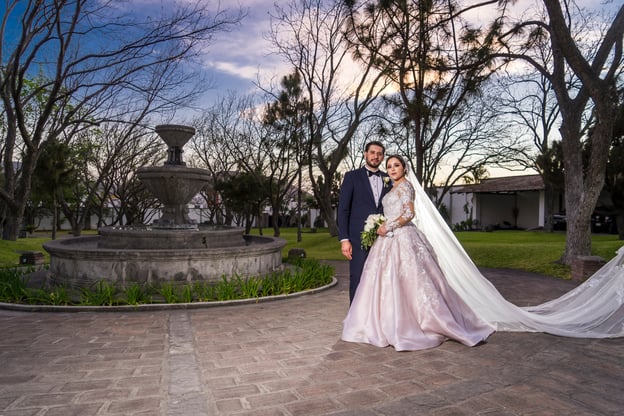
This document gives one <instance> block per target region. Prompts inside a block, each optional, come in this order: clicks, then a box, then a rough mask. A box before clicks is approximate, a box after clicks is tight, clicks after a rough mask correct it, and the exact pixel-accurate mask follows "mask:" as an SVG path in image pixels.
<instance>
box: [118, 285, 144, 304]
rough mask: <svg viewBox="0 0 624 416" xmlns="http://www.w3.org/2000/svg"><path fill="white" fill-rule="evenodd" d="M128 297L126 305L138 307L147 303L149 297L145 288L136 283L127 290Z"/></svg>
mask: <svg viewBox="0 0 624 416" xmlns="http://www.w3.org/2000/svg"><path fill="white" fill-rule="evenodd" d="M124 293H125V295H126V303H128V305H138V304H140V303H147V300H148V296H147V293H146V292H145V291H144V290H143V288H142V287H141V286H140V285H139V284H138V283H134V284H132V285H130V286H128V287H127V288H126V290H125V291H124Z"/></svg>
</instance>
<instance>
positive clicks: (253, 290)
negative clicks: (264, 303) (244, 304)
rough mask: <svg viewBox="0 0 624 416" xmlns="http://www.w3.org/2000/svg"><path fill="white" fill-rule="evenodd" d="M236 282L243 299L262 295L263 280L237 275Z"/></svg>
mask: <svg viewBox="0 0 624 416" xmlns="http://www.w3.org/2000/svg"><path fill="white" fill-rule="evenodd" d="M235 282H236V286H237V287H238V291H239V293H240V294H241V297H242V298H243V299H251V298H257V297H258V294H259V293H260V285H261V283H262V278H257V277H253V276H250V277H246V278H243V277H241V276H238V275H237V276H236V277H235Z"/></svg>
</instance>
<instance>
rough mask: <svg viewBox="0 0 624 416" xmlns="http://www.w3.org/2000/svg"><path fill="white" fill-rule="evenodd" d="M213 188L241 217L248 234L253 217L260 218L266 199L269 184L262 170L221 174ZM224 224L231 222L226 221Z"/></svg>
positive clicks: (230, 208) (229, 208)
mask: <svg viewBox="0 0 624 416" xmlns="http://www.w3.org/2000/svg"><path fill="white" fill-rule="evenodd" d="M260 178H263V179H260ZM215 189H216V191H217V192H219V193H220V195H221V197H222V198H223V202H224V204H225V205H226V206H227V207H228V210H230V211H232V212H234V213H237V214H239V215H240V216H241V217H242V218H243V221H244V227H245V234H249V232H250V231H251V227H252V224H253V219H254V217H255V218H258V219H260V216H261V215H262V212H261V210H262V207H263V206H264V204H265V203H266V202H267V200H268V195H269V191H268V189H269V184H268V181H267V180H266V178H265V177H264V176H263V175H262V172H239V173H234V174H222V175H221V176H220V177H219V178H218V179H217V182H216V188H215ZM226 225H231V224H229V223H228V222H226Z"/></svg>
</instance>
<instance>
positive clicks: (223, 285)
mask: <svg viewBox="0 0 624 416" xmlns="http://www.w3.org/2000/svg"><path fill="white" fill-rule="evenodd" d="M214 293H215V298H216V299H217V300H218V301H224V300H233V299H237V298H238V296H237V294H236V288H235V287H234V285H232V284H231V282H229V281H228V279H227V277H226V276H223V277H221V280H220V281H219V282H218V283H217V284H215V285H214Z"/></svg>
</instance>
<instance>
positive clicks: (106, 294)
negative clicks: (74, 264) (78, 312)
mask: <svg viewBox="0 0 624 416" xmlns="http://www.w3.org/2000/svg"><path fill="white" fill-rule="evenodd" d="M116 294H117V288H116V287H115V286H114V285H113V284H112V283H109V282H107V281H106V280H99V281H98V282H97V283H96V285H95V289H94V290H89V289H82V297H81V302H80V303H81V304H82V305H94V306H112V305H113V304H115V303H116V302H115V295H116Z"/></svg>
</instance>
